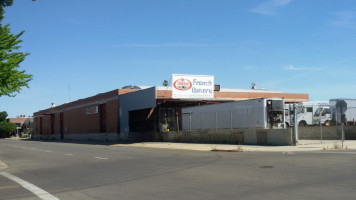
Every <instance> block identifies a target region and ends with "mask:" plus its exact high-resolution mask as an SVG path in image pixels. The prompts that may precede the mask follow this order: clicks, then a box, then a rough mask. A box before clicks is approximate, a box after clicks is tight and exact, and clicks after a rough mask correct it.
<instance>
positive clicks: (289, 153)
mask: <svg viewBox="0 0 356 200" xmlns="http://www.w3.org/2000/svg"><path fill="white" fill-rule="evenodd" d="M283 154H288V155H293V154H294V153H293V152H290V151H288V152H283Z"/></svg>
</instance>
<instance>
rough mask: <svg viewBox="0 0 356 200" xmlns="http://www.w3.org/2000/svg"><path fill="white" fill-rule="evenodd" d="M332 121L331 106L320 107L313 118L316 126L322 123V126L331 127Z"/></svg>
mask: <svg viewBox="0 0 356 200" xmlns="http://www.w3.org/2000/svg"><path fill="white" fill-rule="evenodd" d="M330 120H331V110H330V107H329V106H326V107H320V108H318V109H316V111H315V113H314V116H313V121H314V125H320V123H321V124H322V125H325V126H329V125H330Z"/></svg>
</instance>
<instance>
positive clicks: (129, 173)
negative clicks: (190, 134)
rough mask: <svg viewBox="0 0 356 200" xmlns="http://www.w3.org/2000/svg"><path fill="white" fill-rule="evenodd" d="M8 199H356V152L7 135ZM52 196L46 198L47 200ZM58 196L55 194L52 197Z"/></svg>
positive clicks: (1, 187) (3, 181) (0, 155)
mask: <svg viewBox="0 0 356 200" xmlns="http://www.w3.org/2000/svg"><path fill="white" fill-rule="evenodd" d="M0 160H1V161H3V162H4V163H6V164H7V165H8V168H6V169H3V170H1V171H0V172H1V173H0V199H40V197H39V196H38V195H36V194H34V193H33V192H31V191H29V190H28V189H25V188H24V187H23V186H21V185H20V184H19V183H17V182H15V181H13V180H11V179H9V178H7V177H6V176H5V175H4V174H10V175H13V176H15V177H18V178H19V179H21V180H24V181H27V182H28V183H31V184H32V185H33V186H37V187H38V188H41V189H42V190H44V191H46V192H47V193H48V194H50V195H52V196H53V197H55V198H58V199H355V196H356V190H355V185H356V168H355V164H356V151H355V150H348V151H340V150H339V151H313V152H204V151H190V150H173V149H154V148H139V147H118V146H110V145H104V144H101V145H97V144H75V143H63V142H53V141H48V142H43V141H31V140H28V141H21V140H10V139H1V140H0ZM43 199H45V198H43ZM47 199H50V198H47Z"/></svg>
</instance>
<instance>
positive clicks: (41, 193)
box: [0, 172, 59, 200]
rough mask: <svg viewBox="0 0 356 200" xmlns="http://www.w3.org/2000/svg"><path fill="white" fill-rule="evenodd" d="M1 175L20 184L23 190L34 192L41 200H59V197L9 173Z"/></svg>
mask: <svg viewBox="0 0 356 200" xmlns="http://www.w3.org/2000/svg"><path fill="white" fill-rule="evenodd" d="M0 174H1V175H3V176H5V177H6V178H8V179H10V180H12V181H14V182H16V183H18V184H20V185H21V186H22V187H23V188H25V189H26V190H28V191H30V192H32V193H33V194H35V195H36V196H38V197H39V198H41V199H43V200H59V199H58V198H57V197H55V196H53V195H51V194H50V193H48V192H46V191H45V190H43V189H41V188H39V187H37V186H35V185H33V184H32V183H29V182H27V181H25V180H23V179H21V178H19V177H17V176H14V175H11V174H9V173H7V172H0Z"/></svg>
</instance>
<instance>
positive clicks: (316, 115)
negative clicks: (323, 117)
mask: <svg viewBox="0 0 356 200" xmlns="http://www.w3.org/2000/svg"><path fill="white" fill-rule="evenodd" d="M322 109H323V108H318V109H316V111H315V114H314V117H319V116H320V113H321V110H322Z"/></svg>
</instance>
